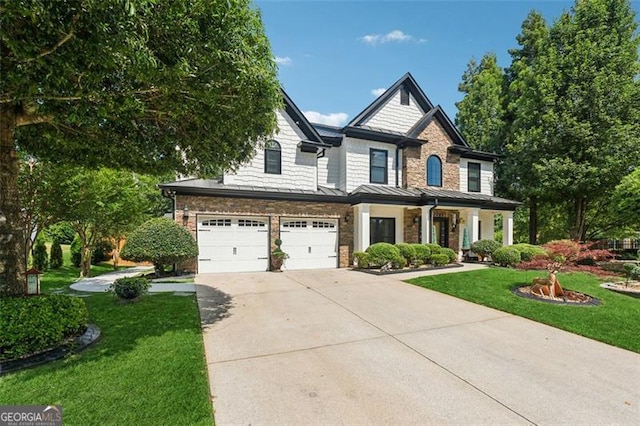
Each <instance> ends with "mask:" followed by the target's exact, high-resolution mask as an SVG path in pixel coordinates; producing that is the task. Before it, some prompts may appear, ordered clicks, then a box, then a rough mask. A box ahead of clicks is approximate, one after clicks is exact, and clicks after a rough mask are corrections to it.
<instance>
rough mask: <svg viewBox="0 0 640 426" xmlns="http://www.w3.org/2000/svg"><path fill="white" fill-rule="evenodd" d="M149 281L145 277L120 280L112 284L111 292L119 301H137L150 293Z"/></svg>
mask: <svg viewBox="0 0 640 426" xmlns="http://www.w3.org/2000/svg"><path fill="white" fill-rule="evenodd" d="M149 287H151V284H149V281H148V280H147V279H146V278H144V277H124V278H118V279H117V280H115V281H114V282H113V284H111V287H109V290H111V292H113V293H115V295H116V296H118V298H119V299H127V300H131V299H136V298H138V297H140V296H142V295H143V294H146V293H147V292H148V291H149Z"/></svg>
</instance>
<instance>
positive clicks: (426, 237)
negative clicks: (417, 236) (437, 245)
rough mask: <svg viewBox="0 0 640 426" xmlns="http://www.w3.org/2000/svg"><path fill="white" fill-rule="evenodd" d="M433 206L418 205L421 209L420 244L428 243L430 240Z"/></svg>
mask: <svg viewBox="0 0 640 426" xmlns="http://www.w3.org/2000/svg"><path fill="white" fill-rule="evenodd" d="M432 208H433V206H422V207H420V210H422V214H421V221H420V223H421V229H420V232H421V235H422V241H420V242H421V243H422V244H428V243H429V242H431V209H432Z"/></svg>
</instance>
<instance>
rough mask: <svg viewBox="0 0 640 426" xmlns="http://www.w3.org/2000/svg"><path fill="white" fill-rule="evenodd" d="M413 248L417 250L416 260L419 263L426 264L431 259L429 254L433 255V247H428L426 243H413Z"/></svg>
mask: <svg viewBox="0 0 640 426" xmlns="http://www.w3.org/2000/svg"><path fill="white" fill-rule="evenodd" d="M411 245H412V246H413V249H414V250H415V251H416V262H417V264H418V265H424V264H425V263H427V262H428V261H429V256H431V249H429V247H427V246H426V245H425V244H411Z"/></svg>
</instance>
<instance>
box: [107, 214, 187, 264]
mask: <svg viewBox="0 0 640 426" xmlns="http://www.w3.org/2000/svg"><path fill="white" fill-rule="evenodd" d="M197 255H198V245H197V244H196V242H195V240H194V239H193V236H191V234H190V233H189V231H187V230H186V229H185V228H183V227H182V226H180V225H178V224H177V223H176V222H174V221H173V220H171V219H166V218H162V217H160V218H155V219H151V220H149V221H147V222H145V223H143V224H142V225H140V226H139V227H138V228H137V229H136V230H135V231H133V232H132V233H131V235H129V236H128V237H127V242H126V243H125V245H124V247H123V249H122V251H121V252H120V257H121V258H122V259H125V260H132V261H134V262H144V261H149V262H152V263H153V264H154V266H155V269H156V274H158V275H160V274H162V272H163V271H164V267H165V265H170V264H172V263H179V262H182V261H185V260H188V259H192V258H194V257H195V256H197Z"/></svg>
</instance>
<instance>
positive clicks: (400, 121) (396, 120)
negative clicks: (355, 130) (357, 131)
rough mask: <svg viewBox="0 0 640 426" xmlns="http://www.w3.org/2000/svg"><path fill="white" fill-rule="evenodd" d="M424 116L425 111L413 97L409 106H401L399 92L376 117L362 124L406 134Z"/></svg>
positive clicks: (410, 97) (410, 98)
mask: <svg viewBox="0 0 640 426" xmlns="http://www.w3.org/2000/svg"><path fill="white" fill-rule="evenodd" d="M424 114H425V111H422V108H420V106H419V105H418V103H417V102H416V100H415V99H414V97H413V96H411V95H410V96H409V105H401V104H400V91H398V92H397V93H396V94H395V96H393V97H392V98H391V99H389V100H388V101H387V103H386V104H385V105H384V106H383V107H382V108H381V109H380V110H378V112H377V113H376V114H375V115H373V116H372V117H370V118H369V119H368V120H367V121H366V122H364V123H362V124H364V125H366V126H371V127H377V128H381V129H387V130H393V131H396V132H401V133H406V132H407V130H409V129H410V128H411V127H413V125H414V124H416V123H417V122H418V120H420V118H422V116H423V115H424Z"/></svg>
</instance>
